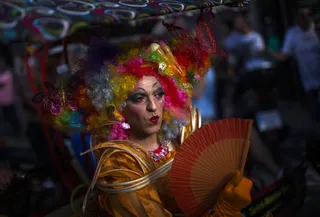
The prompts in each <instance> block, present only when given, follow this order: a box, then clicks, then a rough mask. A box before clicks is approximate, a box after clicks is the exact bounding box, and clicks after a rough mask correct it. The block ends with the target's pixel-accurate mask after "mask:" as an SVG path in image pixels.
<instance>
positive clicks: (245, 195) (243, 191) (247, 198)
mask: <svg viewBox="0 0 320 217" xmlns="http://www.w3.org/2000/svg"><path fill="white" fill-rule="evenodd" d="M251 188H252V181H250V180H249V179H247V178H245V177H243V176H242V175H241V174H240V171H236V174H235V175H234V177H233V178H232V179H231V181H230V182H229V183H228V184H227V185H226V187H225V188H224V190H223V191H222V192H221V194H220V200H222V202H225V203H227V204H229V205H231V206H232V207H233V208H234V209H236V210H238V211H240V210H242V209H243V208H245V207H246V206H248V205H249V204H250V203H251V195H250V191H251Z"/></svg>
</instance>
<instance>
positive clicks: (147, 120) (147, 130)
mask: <svg viewBox="0 0 320 217" xmlns="http://www.w3.org/2000/svg"><path fill="white" fill-rule="evenodd" d="M164 94H165V93H164V90H163V88H162V86H161V84H160V83H159V81H158V80H157V79H156V78H155V77H153V76H144V77H142V78H141V79H140V80H139V81H138V82H137V85H136V87H135V89H134V90H133V91H132V92H131V93H130V94H129V97H128V99H127V100H126V105H125V106H124V108H123V115H124V117H125V119H126V122H127V123H128V124H129V125H130V132H131V136H132V137H135V138H137V139H138V138H139V139H141V138H144V137H148V136H150V135H152V134H156V133H158V132H159V130H160V128H161V123H162V114H163V108H164V105H165V100H164Z"/></svg>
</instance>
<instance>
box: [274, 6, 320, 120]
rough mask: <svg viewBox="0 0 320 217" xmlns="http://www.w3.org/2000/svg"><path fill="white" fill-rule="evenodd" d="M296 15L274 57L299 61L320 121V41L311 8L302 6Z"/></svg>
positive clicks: (316, 117)
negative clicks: (279, 49) (278, 51)
mask: <svg viewBox="0 0 320 217" xmlns="http://www.w3.org/2000/svg"><path fill="white" fill-rule="evenodd" d="M296 16H297V17H296V25H294V26H293V27H291V28H290V29H289V30H288V31H287V33H286V36H285V40H284V43H283V46H282V50H281V53H278V54H274V57H275V58H276V59H277V60H279V61H286V60H287V59H288V58H290V57H293V58H294V59H295V60H296V61H297V64H298V69H299V73H300V79H301V82H302V85H303V89H304V91H305V93H306V96H307V99H308V104H309V109H310V112H311V116H312V118H313V119H314V120H315V121H317V122H320V112H319V111H320V104H319V88H320V41H319V37H318V36H317V34H316V31H315V23H314V21H313V19H312V13H311V9H310V8H308V7H304V6H300V7H299V8H298V9H297V14H296Z"/></svg>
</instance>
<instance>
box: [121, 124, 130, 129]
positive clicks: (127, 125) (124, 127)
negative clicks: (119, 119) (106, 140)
mask: <svg viewBox="0 0 320 217" xmlns="http://www.w3.org/2000/svg"><path fill="white" fill-rule="evenodd" d="M121 126H122V128H123V129H125V130H128V129H130V125H129V124H128V123H122V124H121Z"/></svg>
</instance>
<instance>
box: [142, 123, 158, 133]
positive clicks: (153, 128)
mask: <svg viewBox="0 0 320 217" xmlns="http://www.w3.org/2000/svg"><path fill="white" fill-rule="evenodd" d="M160 129H161V124H157V125H154V126H151V127H148V128H147V129H146V131H145V133H146V134H148V135H152V134H156V133H158V132H159V131H160Z"/></svg>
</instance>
